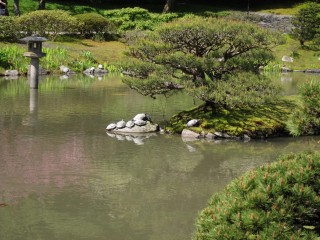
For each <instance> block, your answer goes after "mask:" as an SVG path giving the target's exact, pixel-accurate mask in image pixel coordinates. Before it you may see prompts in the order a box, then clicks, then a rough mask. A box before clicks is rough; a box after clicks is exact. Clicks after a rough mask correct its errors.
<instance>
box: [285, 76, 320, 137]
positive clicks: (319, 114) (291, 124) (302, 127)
mask: <svg viewBox="0 0 320 240" xmlns="http://www.w3.org/2000/svg"><path fill="white" fill-rule="evenodd" d="M299 92H300V98H301V106H300V107H299V108H297V109H296V110H295V111H294V112H293V113H292V115H291V116H290V118H289V120H288V122H287V128H288V130H289V131H290V133H291V134H292V135H294V136H300V135H314V134H319V133H320V95H319V93H320V82H319V81H317V80H311V81H309V82H307V83H304V84H303V85H302V86H301V87H300V89H299Z"/></svg>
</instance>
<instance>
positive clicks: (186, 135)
mask: <svg viewBox="0 0 320 240" xmlns="http://www.w3.org/2000/svg"><path fill="white" fill-rule="evenodd" d="M199 125H200V120H199V119H191V120H190V121H188V122H187V124H186V126H187V128H189V127H197V126H199ZM181 137H182V139H183V140H184V141H193V140H198V139H207V140H215V139H230V140H231V139H233V140H240V139H243V140H247V141H248V140H250V139H251V138H250V137H249V136H248V135H246V134H244V135H243V136H242V137H238V136H231V135H229V134H227V133H224V132H215V133H205V132H201V133H197V132H194V131H192V130H189V129H183V131H182V133H181Z"/></svg>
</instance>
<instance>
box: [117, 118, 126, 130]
mask: <svg viewBox="0 0 320 240" xmlns="http://www.w3.org/2000/svg"><path fill="white" fill-rule="evenodd" d="M125 126H126V122H125V121H123V120H121V121H119V122H117V128H118V129H120V128H124V127H125Z"/></svg>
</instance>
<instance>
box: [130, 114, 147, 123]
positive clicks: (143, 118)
mask: <svg viewBox="0 0 320 240" xmlns="http://www.w3.org/2000/svg"><path fill="white" fill-rule="evenodd" d="M137 120H147V114H145V113H139V114H137V115H136V116H135V117H134V118H133V121H137Z"/></svg>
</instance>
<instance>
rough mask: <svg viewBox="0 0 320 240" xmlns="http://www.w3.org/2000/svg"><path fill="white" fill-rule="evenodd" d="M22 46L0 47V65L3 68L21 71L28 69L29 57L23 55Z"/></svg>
mask: <svg viewBox="0 0 320 240" xmlns="http://www.w3.org/2000/svg"><path fill="white" fill-rule="evenodd" d="M24 52H25V49H24V48H21V47H17V46H7V47H4V48H1V49H0V56H1V57H0V66H1V67H2V68H4V69H16V70H18V71H19V72H21V73H26V72H27V71H28V65H29V62H30V59H27V58H26V57H24V56H23V53H24Z"/></svg>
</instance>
